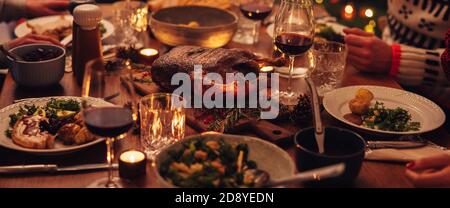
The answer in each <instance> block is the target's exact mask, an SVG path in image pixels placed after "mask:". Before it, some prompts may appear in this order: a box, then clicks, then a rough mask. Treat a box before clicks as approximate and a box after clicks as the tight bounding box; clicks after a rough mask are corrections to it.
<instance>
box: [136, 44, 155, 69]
mask: <svg viewBox="0 0 450 208" xmlns="http://www.w3.org/2000/svg"><path fill="white" fill-rule="evenodd" d="M158 57H159V52H158V50H156V49H153V48H143V49H141V50H139V63H141V64H145V65H152V64H153V62H154V61H155V60H156V59H157V58H158Z"/></svg>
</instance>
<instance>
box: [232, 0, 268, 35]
mask: <svg viewBox="0 0 450 208" xmlns="http://www.w3.org/2000/svg"><path fill="white" fill-rule="evenodd" d="M272 7H273V0H241V1H240V4H239V9H240V10H241V12H242V15H244V17H246V18H248V19H250V20H253V21H254V25H253V44H256V43H257V42H258V39H259V38H258V35H259V26H260V25H261V22H262V21H264V19H266V18H267V17H268V16H269V15H270V13H272Z"/></svg>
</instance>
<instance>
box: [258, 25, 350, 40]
mask: <svg viewBox="0 0 450 208" xmlns="http://www.w3.org/2000/svg"><path fill="white" fill-rule="evenodd" d="M323 24H326V25H327V26H329V27H331V28H333V30H334V31H335V32H336V33H337V34H340V35H345V34H344V28H346V26H344V25H341V24H339V23H335V22H324V23H323ZM274 27H275V24H270V25H269V26H267V28H266V30H267V34H268V35H269V36H270V37H271V38H273V30H274Z"/></svg>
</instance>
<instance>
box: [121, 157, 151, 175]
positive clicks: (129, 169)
mask: <svg viewBox="0 0 450 208" xmlns="http://www.w3.org/2000/svg"><path fill="white" fill-rule="evenodd" d="M146 164H147V158H146V156H145V154H144V153H143V152H141V151H138V150H127V151H124V152H122V154H120V157H119V176H120V177H121V178H125V179H135V178H139V177H141V176H144V175H145V174H146V169H147V167H146Z"/></svg>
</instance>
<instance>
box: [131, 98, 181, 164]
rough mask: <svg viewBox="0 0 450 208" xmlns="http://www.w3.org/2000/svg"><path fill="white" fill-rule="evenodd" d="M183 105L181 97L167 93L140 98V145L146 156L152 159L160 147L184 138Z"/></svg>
mask: <svg viewBox="0 0 450 208" xmlns="http://www.w3.org/2000/svg"><path fill="white" fill-rule="evenodd" d="M184 105H185V101H184V99H183V98H182V97H180V96H178V95H174V94H169V93H154V94H150V95H147V96H145V97H143V98H142V99H141V102H140V116H141V145H142V147H143V149H144V151H145V153H146V154H147V156H148V158H150V159H154V158H155V156H156V155H157V154H158V153H159V152H160V150H161V149H163V148H164V147H166V146H168V145H170V144H173V143H175V142H177V141H179V140H181V139H183V138H184V131H185V121H186V114H185V109H184Z"/></svg>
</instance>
